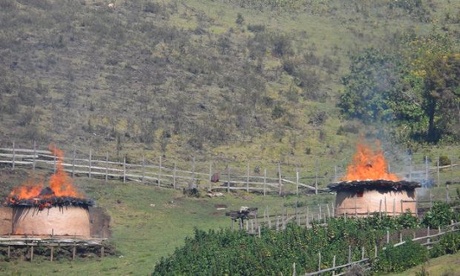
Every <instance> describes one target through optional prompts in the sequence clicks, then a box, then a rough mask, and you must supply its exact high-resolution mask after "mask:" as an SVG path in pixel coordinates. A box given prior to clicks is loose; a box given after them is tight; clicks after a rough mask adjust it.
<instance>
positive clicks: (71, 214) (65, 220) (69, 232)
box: [0, 148, 93, 238]
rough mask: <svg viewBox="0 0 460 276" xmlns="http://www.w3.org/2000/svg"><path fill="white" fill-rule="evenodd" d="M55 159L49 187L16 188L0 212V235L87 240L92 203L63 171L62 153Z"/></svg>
mask: <svg viewBox="0 0 460 276" xmlns="http://www.w3.org/2000/svg"><path fill="white" fill-rule="evenodd" d="M50 150H51V151H52V152H53V154H54V155H55V156H56V157H57V161H58V162H57V165H56V172H55V173H54V174H53V175H52V176H51V178H50V181H49V186H48V187H44V186H43V185H41V184H29V185H23V186H20V187H16V188H15V189H13V191H12V192H11V193H10V195H9V196H8V197H7V199H6V202H5V205H6V207H8V208H2V209H3V211H1V212H0V219H2V221H0V231H1V232H0V235H5V234H8V235H10V234H11V235H26V236H43V235H46V236H50V235H51V236H72V237H78V238H90V237H91V223H90V221H91V220H90V212H89V207H90V206H92V205H93V201H92V200H89V199H86V198H85V197H84V196H82V195H81V194H80V193H79V192H78V191H77V190H76V189H75V187H74V186H73V185H72V181H71V178H70V177H68V176H67V174H66V173H65V171H64V168H63V165H62V161H63V153H62V152H61V151H60V150H58V149H55V148H52V149H50Z"/></svg>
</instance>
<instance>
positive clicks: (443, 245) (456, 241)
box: [430, 233, 460, 258]
mask: <svg viewBox="0 0 460 276" xmlns="http://www.w3.org/2000/svg"><path fill="white" fill-rule="evenodd" d="M459 250H460V233H447V234H445V235H444V236H442V238H441V239H440V240H439V242H438V243H437V244H436V245H435V246H434V247H433V248H432V249H431V250H430V257H431V258H436V257H439V256H442V255H445V254H455V253H457V252H458V251H459Z"/></svg>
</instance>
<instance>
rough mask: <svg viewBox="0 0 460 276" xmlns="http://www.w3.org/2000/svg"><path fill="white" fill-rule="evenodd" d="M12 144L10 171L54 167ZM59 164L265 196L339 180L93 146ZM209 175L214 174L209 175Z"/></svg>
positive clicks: (314, 190) (46, 154)
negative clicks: (116, 157)
mask: <svg viewBox="0 0 460 276" xmlns="http://www.w3.org/2000/svg"><path fill="white" fill-rule="evenodd" d="M12 145H13V147H12V148H0V165H4V166H10V167H11V168H12V169H15V168H16V167H22V168H30V169H32V170H35V169H37V168H40V169H46V170H56V163H57V159H56V156H54V155H53V154H52V153H51V152H50V151H49V150H40V149H37V147H36V146H35V144H34V146H33V148H32V149H27V148H26V149H24V148H18V147H16V145H15V143H12ZM62 165H63V166H64V169H65V170H66V171H67V172H68V173H69V174H71V176H72V177H78V176H86V177H89V178H99V179H105V181H108V180H111V179H117V180H122V181H123V182H127V181H135V182H139V183H144V184H148V185H156V186H158V187H166V188H173V189H184V188H185V189H189V188H193V187H196V188H199V189H207V190H210V191H226V192H230V191H237V190H243V191H246V192H255V193H259V194H263V195H266V194H279V195H285V194H296V195H299V194H318V193H321V192H326V191H327V189H326V187H325V186H326V185H327V184H329V183H331V182H334V181H337V180H338V179H339V178H340V177H339V175H340V172H339V171H340V169H339V168H338V167H337V166H335V167H334V168H331V170H334V172H333V173H323V174H320V173H319V168H318V166H317V167H315V168H304V169H300V168H298V167H295V168H292V166H291V167H286V166H284V167H283V166H281V164H280V163H278V164H276V165H275V166H272V167H270V168H269V169H267V168H257V169H254V170H250V167H249V163H248V164H247V166H246V170H245V171H244V170H242V169H241V166H240V167H238V168H230V166H229V165H228V164H226V166H225V168H218V167H217V166H216V165H215V164H214V163H213V162H210V163H209V166H208V168H205V167H203V164H202V162H201V163H200V165H201V167H200V168H197V164H196V163H195V161H194V159H193V161H192V164H191V165H190V167H189V169H188V170H187V169H181V168H179V167H178V166H177V165H176V163H175V162H171V160H169V159H167V160H166V159H164V158H162V157H161V156H160V157H159V160H157V162H156V163H155V162H152V161H151V160H145V159H144V158H142V160H141V161H140V162H138V163H136V164H135V163H133V162H127V160H126V158H124V159H123V161H121V162H120V161H113V160H110V159H109V154H108V153H106V155H105V156H100V155H98V156H96V155H95V154H94V153H93V152H92V150H89V152H88V153H87V154H82V153H78V154H77V152H76V150H75V149H74V150H73V152H72V153H71V154H70V157H69V156H67V157H66V158H65V160H64V162H63V163H62ZM453 166H454V165H452V166H451V168H452V167H453ZM242 167H244V166H242ZM190 168H191V169H190ZM342 169H343V168H342ZM441 169H443V167H440V166H437V167H429V166H428V164H427V163H425V164H423V165H418V166H416V165H414V164H411V165H410V168H409V173H399V174H398V175H404V176H405V177H406V178H407V176H408V177H409V179H412V180H415V178H417V179H422V178H424V179H425V180H428V179H434V178H435V175H437V177H438V179H439V172H440V170H441ZM322 171H324V168H322ZM326 172H327V171H326ZM213 175H214V176H217V177H214V178H213ZM321 175H322V176H321ZM326 175H329V176H326ZM211 179H214V180H216V179H218V181H214V182H213V181H211Z"/></svg>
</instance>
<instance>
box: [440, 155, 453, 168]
mask: <svg viewBox="0 0 460 276" xmlns="http://www.w3.org/2000/svg"><path fill="white" fill-rule="evenodd" d="M450 164H452V162H451V161H450V159H449V157H447V156H445V155H442V156H439V166H448V165H450Z"/></svg>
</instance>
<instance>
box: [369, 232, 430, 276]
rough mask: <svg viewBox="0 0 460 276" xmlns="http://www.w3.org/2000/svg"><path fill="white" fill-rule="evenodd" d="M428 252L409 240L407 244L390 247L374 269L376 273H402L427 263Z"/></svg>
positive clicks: (383, 252) (381, 255) (383, 253)
mask: <svg viewBox="0 0 460 276" xmlns="http://www.w3.org/2000/svg"><path fill="white" fill-rule="evenodd" d="M427 258H428V250H427V249H426V248H425V247H423V246H422V245H420V244H418V243H415V242H413V241H411V240H407V241H406V243H405V244H403V245H401V246H398V247H394V246H389V247H387V248H386V249H385V250H383V251H382V253H381V254H380V255H379V257H378V259H377V261H376V263H375V264H374V265H373V266H372V269H373V270H374V271H376V272H385V273H388V272H401V271H404V270H406V269H408V268H411V267H413V266H416V265H418V264H421V263H423V262H425V261H426V260H427Z"/></svg>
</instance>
